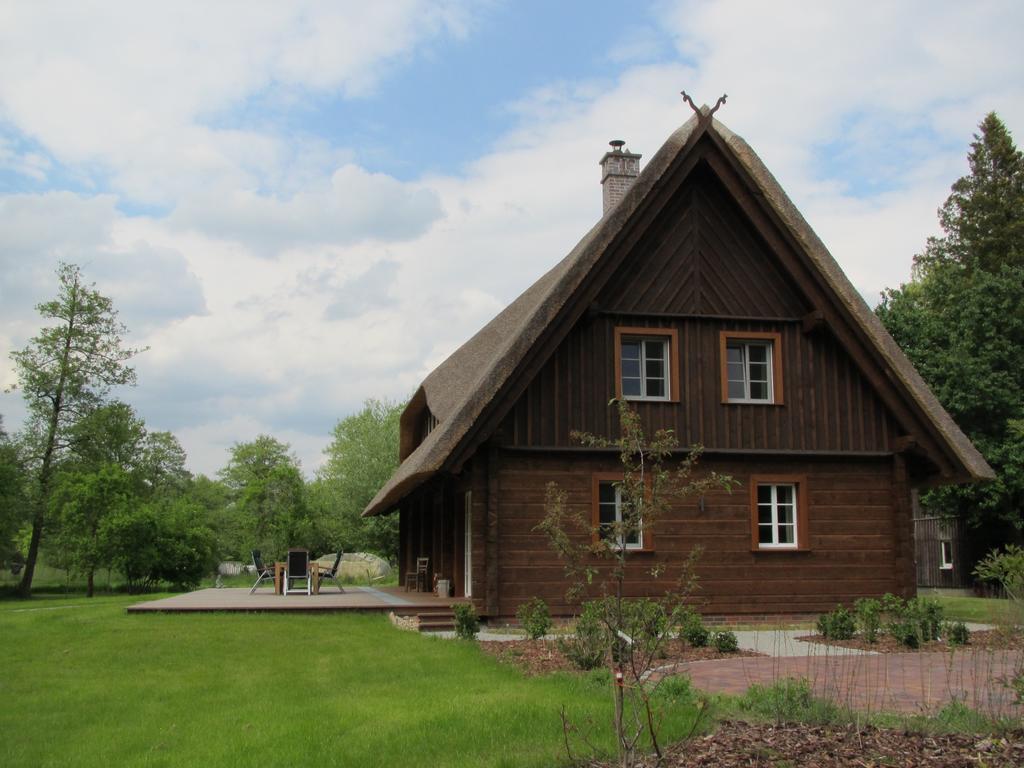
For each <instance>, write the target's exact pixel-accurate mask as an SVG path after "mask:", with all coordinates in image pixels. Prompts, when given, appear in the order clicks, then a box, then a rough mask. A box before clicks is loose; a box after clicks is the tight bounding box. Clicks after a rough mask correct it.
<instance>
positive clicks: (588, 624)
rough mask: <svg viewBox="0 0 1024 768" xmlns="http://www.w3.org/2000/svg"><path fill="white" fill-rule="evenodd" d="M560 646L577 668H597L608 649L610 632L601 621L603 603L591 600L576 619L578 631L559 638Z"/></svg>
mask: <svg viewBox="0 0 1024 768" xmlns="http://www.w3.org/2000/svg"><path fill="white" fill-rule="evenodd" d="M558 647H559V649H560V650H561V651H562V653H564V654H565V657H566V658H567V659H569V661H571V662H572V663H573V665H574V666H576V668H577V669H582V670H588V669H595V668H597V667H599V666H600V665H601V663H602V662H604V657H605V653H607V651H608V632H607V630H606V629H605V626H604V624H603V623H602V622H601V605H600V604H599V603H597V602H590V603H587V604H586V605H584V606H583V610H582V611H581V612H580V615H579V618H578V619H576V631H575V632H573V634H571V635H569V636H568V637H564V638H559V640H558Z"/></svg>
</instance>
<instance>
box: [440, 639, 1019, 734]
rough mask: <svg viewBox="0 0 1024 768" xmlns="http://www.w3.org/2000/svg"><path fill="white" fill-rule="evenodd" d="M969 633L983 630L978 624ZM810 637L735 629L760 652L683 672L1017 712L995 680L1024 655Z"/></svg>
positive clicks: (710, 682) (737, 685) (737, 683)
mask: <svg viewBox="0 0 1024 768" xmlns="http://www.w3.org/2000/svg"><path fill="white" fill-rule="evenodd" d="M969 628H970V629H971V630H977V629H989V627H988V626H986V625H984V624H972V625H969ZM809 633H810V631H809V630H807V629H798V630H779V629H773V630H742V631H738V632H736V639H737V641H738V642H739V646H740V648H744V649H747V650H751V651H757V652H759V653H764V654H767V655H766V656H759V657H751V656H742V657H736V658H731V659H712V660H709V661H696V662H691V663H689V664H685V665H683V666H682V668H683V669H685V670H686V671H687V672H688V673H689V675H690V678H691V680H692V681H693V684H694V686H695V687H697V688H700V689H701V690H704V691H708V692H709V693H729V694H737V695H738V694H743V693H745V692H746V690H747V689H748V688H749V687H750V686H751V685H753V684H755V683H758V684H761V685H769V684H771V683H773V682H775V681H777V680H780V679H782V678H786V677H797V678H806V679H807V680H809V681H810V683H811V686H812V688H813V690H814V692H815V694H816V695H817V696H819V697H821V698H824V699H826V700H828V701H832V702H834V703H836V704H838V705H840V706H844V707H847V708H850V709H857V710H860V711H867V712H878V711H888V712H893V711H895V712H906V713H921V714H925V713H934V712H936V711H938V710H939V709H941V708H942V707H943V706H945V705H946V704H948V703H949V702H950V701H952V700H954V699H955V700H957V701H961V702H963V703H964V704H966V705H967V706H969V707H971V708H972V709H976V710H978V711H980V712H983V713H986V714H989V715H993V716H1008V715H1016V716H1022V715H1024V708H1022V707H1020V706H1018V705H1015V704H1014V696H1013V694H1012V691H1011V690H1010V689H1009V688H1008V687H1007V686H1005V685H1004V684H1002V682H1000V680H1001V679H1009V678H1012V677H1013V675H1014V673H1015V671H1019V670H1020V669H1022V668H1024V651H985V650H973V649H970V648H965V649H961V650H959V651H957V652H955V653H952V654H950V653H889V654H881V653H875V652H873V651H861V650H857V649H852V648H837V647H834V646H829V645H822V644H820V643H808V642H805V641H803V640H797V639H796V638H797V637H800V636H804V635H807V634H809ZM444 634H445V635H446V636H453V635H454V633H444ZM479 637H480V640H483V641H492V642H494V641H497V642H501V641H507V640H521V639H523V635H522V634H519V633H502V632H499V631H487V630H484V631H482V632H481V633H480V636H479ZM552 637H553V636H552Z"/></svg>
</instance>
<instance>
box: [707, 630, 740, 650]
mask: <svg viewBox="0 0 1024 768" xmlns="http://www.w3.org/2000/svg"><path fill="white" fill-rule="evenodd" d="M711 642H712V644H714V646H715V650H716V651H718V652H719V653H735V652H736V651H738V650H739V649H740V644H739V641H738V640H737V639H736V633H735V632H731V631H729V630H728V629H726V630H723V631H721V632H715V634H714V635H713V636H712V638H711Z"/></svg>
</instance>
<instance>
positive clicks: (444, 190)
mask: <svg viewBox="0 0 1024 768" xmlns="http://www.w3.org/2000/svg"><path fill="white" fill-rule="evenodd" d="M1021 29H1024V4H1021V3H1019V2H975V3H963V2H936V1H935V0H932V1H930V2H901V3H882V2H877V3H865V2H863V1H862V0H861V1H859V2H841V1H839V0H836V1H835V2H828V3H821V2H795V1H794V2H788V1H787V2H775V3H764V2H752V1H751V2H741V1H739V0H723V1H722V2H692V1H691V0H675V1H672V0H664V1H662V0H656V1H652V2H630V3H623V2H620V3H610V2H603V1H601V0H561V1H556V2H551V0H548V2H540V1H539V0H537V1H535V0H508V2H501V1H500V0H493V1H490V0H478V1H477V2H468V3H467V2H460V1H459V0H437V1H436V2H435V1H430V0H383V1H382V2H377V3H366V2H363V0H359V1H358V2H344V1H343V0H333V1H331V2H313V1H310V2H301V1H295V0H292V1H290V2H288V3H280V2H258V1H254V0H245V2H230V1H228V0H222V1H220V2H217V3H208V2H187V1H185V0H176V2H166V3H159V2H153V3H138V2H123V3H122V2H79V3H60V2H44V1H43V2H32V3H28V2H19V1H15V0H3V2H0V389H4V390H6V389H9V388H10V387H11V386H12V385H14V384H16V381H17V378H16V374H15V370H14V367H13V365H12V363H11V360H10V358H9V355H10V352H12V351H14V350H18V349H21V348H23V347H24V346H25V345H26V343H28V341H29V339H30V338H31V337H32V336H33V334H35V333H36V332H37V331H38V330H39V328H40V327H41V322H42V321H41V318H40V317H39V315H38V313H37V312H36V311H35V305H36V304H38V303H39V302H42V301H46V300H48V299H50V298H52V297H53V296H54V295H55V294H56V277H55V270H56V268H57V265H58V263H59V262H61V261H65V262H72V263H75V264H78V265H79V266H80V267H81V269H82V271H83V273H84V275H85V277H86V279H87V280H88V281H89V282H94V283H95V284H96V288H97V289H98V290H99V291H100V292H101V293H102V294H104V295H106V296H108V297H110V298H111V299H112V300H113V302H114V306H115V307H116V308H117V310H118V311H119V313H120V319H121V320H122V321H123V322H124V323H125V325H126V326H127V327H128V329H129V331H130V332H129V334H128V335H127V337H126V341H127V343H128V344H130V345H132V346H137V347H148V350H147V351H145V352H144V353H142V354H140V355H139V356H137V357H136V358H135V359H134V360H133V366H134V368H135V370H136V372H137V377H138V385H137V386H136V387H134V388H131V389H124V390H119V391H117V392H115V393H114V394H115V396H117V397H118V398H120V399H122V400H124V401H126V402H128V403H130V404H131V405H132V406H133V407H134V408H135V409H136V411H137V412H138V413H139V415H140V416H141V417H142V418H143V419H144V420H145V422H146V424H147V427H148V428H149V429H152V430H169V431H171V432H173V433H174V434H175V435H176V436H177V437H178V439H179V440H180V441H181V443H182V445H183V446H184V447H185V449H186V451H187V453H188V456H189V468H190V469H191V470H192V471H194V472H202V473H206V474H208V475H213V474H215V473H216V472H217V470H218V469H219V468H221V467H223V466H224V464H225V463H226V462H227V460H228V456H229V450H230V448H231V446H232V445H233V444H235V443H238V442H245V441H249V440H252V439H254V438H255V437H256V436H257V435H259V434H270V435H273V436H275V437H277V438H278V439H280V440H282V441H284V442H287V443H289V444H290V445H291V448H292V450H293V451H294V453H295V455H296V456H297V457H298V458H299V459H300V460H301V463H302V467H303V470H304V471H305V472H306V473H307V475H310V476H312V475H313V474H314V473H315V472H316V469H317V467H318V466H319V465H320V463H321V461H322V458H323V455H322V451H323V449H324V447H325V446H326V445H327V443H328V442H329V440H330V432H331V430H332V428H333V427H334V426H335V424H337V422H338V420H339V419H342V418H344V417H346V416H348V415H350V414H352V413H354V412H356V411H358V410H359V409H360V408H361V407H362V404H363V403H364V402H365V400H366V399H367V398H389V399H392V400H402V399H404V398H406V397H408V396H409V395H411V394H412V392H413V391H414V390H415V388H416V387H417V385H418V384H419V382H420V381H421V380H422V379H423V377H424V376H425V375H426V374H427V373H429V372H430V370H432V369H433V368H434V367H435V366H436V365H437V364H438V363H440V362H441V361H442V360H444V358H445V357H447V355H448V354H450V353H451V352H452V351H453V350H454V349H455V348H456V347H458V345H459V344H461V343H462V342H464V341H465V340H466V339H468V338H469V337H470V336H472V335H473V333H475V332H476V331H477V330H478V329H479V328H480V327H481V326H482V325H484V324H485V323H486V322H487V321H488V320H490V318H491V317H493V316H494V315H495V314H496V313H497V312H499V311H500V310H501V309H502V308H503V307H504V306H505V305H506V304H508V303H509V302H510V301H511V300H512V299H514V298H515V297H516V296H517V295H518V294H519V293H520V292H521V291H523V290H524V289H525V288H526V287H528V286H529V285H530V284H531V283H532V282H533V281H534V280H535V279H536V278H538V277H539V276H540V275H541V274H543V273H544V272H545V271H547V269H549V268H550V267H551V266H553V265H554V264H555V263H556V262H557V261H559V260H560V259H561V258H562V257H563V256H564V255H565V254H566V253H567V252H568V251H569V250H570V249H571V248H572V246H573V245H575V243H576V242H577V240H579V238H580V237H582V236H583V234H584V233H585V232H586V231H587V230H588V229H589V228H590V227H591V226H592V225H593V224H594V222H595V221H597V219H598V218H599V217H600V215H601V189H600V175H599V168H598V165H597V163H598V160H599V159H600V158H601V156H602V155H603V153H604V152H605V150H606V149H607V146H608V145H607V143H608V141H609V140H611V139H618V138H621V139H624V140H625V141H626V142H627V147H628V148H629V149H630V150H632V151H634V152H639V153H641V154H642V155H644V157H645V160H646V158H649V157H651V156H652V155H653V154H654V153H655V152H656V151H657V149H658V148H659V147H660V146H661V144H662V143H663V142H664V141H665V139H666V138H667V137H668V136H669V134H670V133H671V132H672V131H673V130H675V129H676V128H677V127H678V126H679V125H681V124H682V123H683V122H685V121H686V119H687V118H688V117H689V116H690V114H691V112H690V109H689V107H687V106H686V105H685V104H684V103H683V101H682V99H681V97H680V95H679V92H680V91H681V90H686V91H687V92H688V93H689V94H691V95H692V96H693V97H694V98H695V99H696V100H697V102H698V103H701V102H706V103H710V104H713V103H714V101H715V100H716V99H717V98H718V97H719V96H720V95H722V94H723V93H727V94H728V101H727V103H726V104H725V106H723V107H722V109H721V110H720V111H719V112H718V113H717V115H716V119H720V120H721V122H722V123H724V124H725V125H727V126H729V128H731V129H732V130H733V131H735V132H736V133H738V134H740V135H741V136H743V137H744V138H745V139H746V140H747V141H748V143H749V144H750V145H751V146H752V147H753V149H754V150H755V151H756V152H757V153H758V154H759V155H760V157H761V158H762V160H763V161H764V162H765V164H766V165H767V166H768V168H769V169H771V171H772V172H773V173H774V174H775V176H776V178H777V179H778V180H779V182H780V183H781V185H782V187H783V188H784V189H785V190H786V191H787V192H788V194H789V195H790V197H791V198H792V199H793V201H794V202H795V203H796V205H797V207H798V208H800V210H801V211H802V213H803V214H804V216H805V218H807V220H808V221H809V222H810V224H811V226H812V227H814V229H815V230H816V231H817V233H818V234H819V236H820V237H821V238H822V239H823V241H824V242H825V244H826V245H827V246H828V248H829V249H830V251H831V252H832V254H833V256H835V258H836V259H837V261H838V262H839V264H840V265H841V266H842V268H843V269H844V270H845V272H846V274H847V276H848V277H849V278H850V280H851V281H852V282H853V284H854V285H855V286H856V287H857V289H858V290H859V291H860V292H861V294H862V295H863V296H864V297H865V299H866V300H868V302H869V303H870V304H872V305H873V304H875V303H877V300H878V297H879V293H880V291H882V290H883V289H884V288H886V287H895V286H898V285H899V284H900V283H901V282H905V281H907V280H908V279H909V276H910V267H911V263H912V259H913V256H914V254H915V253H917V252H919V251H920V250H921V249H922V248H923V246H924V244H925V241H926V239H927V238H928V237H929V236H932V235H936V234H938V233H939V229H938V224H937V219H936V210H937V208H938V207H939V206H940V205H941V204H942V202H943V201H944V200H945V198H946V196H947V195H948V194H949V188H950V185H951V184H952V183H953V181H955V180H956V179H957V178H958V177H959V176H962V175H964V174H965V173H966V172H967V163H966V154H967V151H968V148H969V144H970V142H971V140H972V136H973V134H974V133H975V132H976V131H977V125H978V123H979V122H980V121H981V119H982V117H983V116H984V115H985V114H986V113H988V112H989V111H992V110H994V111H996V112H997V113H998V114H999V115H1000V117H1001V118H1002V119H1003V121H1004V122H1005V123H1006V124H1007V125H1008V127H1009V128H1010V130H1011V132H1012V133H1014V135H1015V138H1016V139H1017V141H1018V142H1020V141H1022V140H1024V134H1022V130H1024V46H1021V45H1020V41H1019V37H1020V34H1019V33H1020V30H1021ZM641 162H642V163H643V162H644V161H643V160H642V161H641ZM0 415H2V417H3V425H4V427H5V428H6V429H7V430H8V431H11V432H13V431H16V430H17V429H18V428H19V427H20V426H21V425H22V423H23V421H24V418H25V407H24V403H23V401H22V398H21V394H20V393H19V392H17V391H14V392H5V393H4V394H0Z"/></svg>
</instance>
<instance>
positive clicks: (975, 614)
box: [930, 597, 1016, 624]
mask: <svg viewBox="0 0 1024 768" xmlns="http://www.w3.org/2000/svg"><path fill="white" fill-rule="evenodd" d="M930 599H932V600H935V601H936V602H937V603H938V604H939V605H941V606H942V612H943V616H944V617H945V618H946V619H947V620H949V621H975V622H979V623H981V624H1003V623H1005V622H1007V621H1011V620H1016V617H1014V616H1013V605H1012V603H1011V601H1009V600H1001V599H998V598H992V597H934V598H930Z"/></svg>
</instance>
